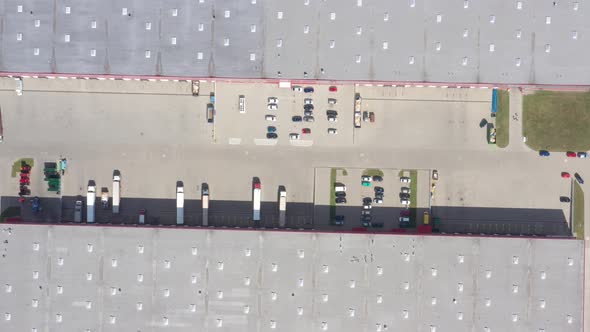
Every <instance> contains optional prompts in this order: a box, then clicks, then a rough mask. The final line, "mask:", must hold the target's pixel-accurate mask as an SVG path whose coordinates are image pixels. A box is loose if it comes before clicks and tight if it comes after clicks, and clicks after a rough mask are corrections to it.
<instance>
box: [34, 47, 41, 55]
mask: <svg viewBox="0 0 590 332" xmlns="http://www.w3.org/2000/svg"><path fill="white" fill-rule="evenodd" d="M39 53H40V52H39V48H38V47H35V48H34V49H33V54H34V55H39Z"/></svg>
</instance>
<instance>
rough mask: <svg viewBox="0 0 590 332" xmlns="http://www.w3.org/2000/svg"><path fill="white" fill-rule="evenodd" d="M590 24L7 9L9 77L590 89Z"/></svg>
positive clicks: (257, 1) (289, 3) (536, 6)
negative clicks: (59, 75)
mask: <svg viewBox="0 0 590 332" xmlns="http://www.w3.org/2000/svg"><path fill="white" fill-rule="evenodd" d="M589 21H590V8H588V6H587V3H586V2H582V1H576V0H573V1H561V0H560V1H534V0H511V1H504V0H488V1H474V0H464V1H459V0H455V1H449V0H446V1H445V0H442V1H441V0H402V1H388V0H341V1H336V0H329V1H326V0H322V1H320V0H273V1H269V0H242V1H232V0H217V1H213V0H190V1H189V0H174V1H155V0H145V1H140V2H137V1H134V0H88V1H82V2H80V1H66V0H64V1H56V2H51V1H46V0H28V1H24V0H5V1H2V2H0V24H1V25H0V26H2V29H0V37H1V40H0V43H1V45H0V71H4V72H35V73H73V74H121V75H163V76H187V77H188V76H190V77H238V78H279V77H280V78H294V79H303V78H309V79H334V80H370V81H396V82H400V81H418V82H422V81H426V82H451V83H453V82H454V83H458V82H470V83H479V82H483V83H529V84H581V85H588V84H590V42H589V40H590V25H588V24H587V22H589Z"/></svg>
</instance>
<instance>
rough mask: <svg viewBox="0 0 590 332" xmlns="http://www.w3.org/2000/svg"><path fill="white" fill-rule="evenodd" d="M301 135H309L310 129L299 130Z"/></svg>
mask: <svg viewBox="0 0 590 332" xmlns="http://www.w3.org/2000/svg"><path fill="white" fill-rule="evenodd" d="M301 133H302V134H311V129H309V128H303V129H301Z"/></svg>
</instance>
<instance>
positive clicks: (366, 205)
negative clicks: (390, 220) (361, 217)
mask: <svg viewBox="0 0 590 332" xmlns="http://www.w3.org/2000/svg"><path fill="white" fill-rule="evenodd" d="M372 208H373V205H371V204H365V205H363V209H365V210H370V209H372Z"/></svg>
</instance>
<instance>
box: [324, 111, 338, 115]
mask: <svg viewBox="0 0 590 332" xmlns="http://www.w3.org/2000/svg"><path fill="white" fill-rule="evenodd" d="M326 115H327V116H330V115H332V116H338V112H336V111H334V110H327V111H326Z"/></svg>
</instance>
